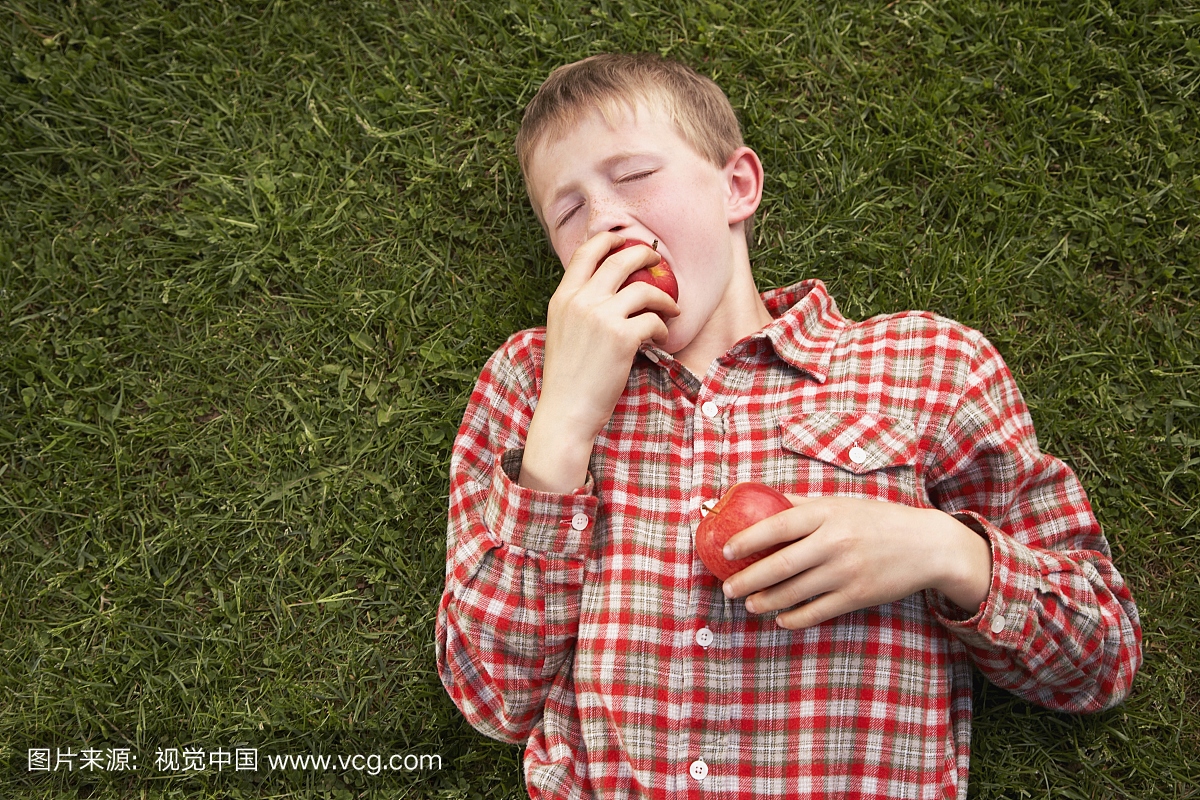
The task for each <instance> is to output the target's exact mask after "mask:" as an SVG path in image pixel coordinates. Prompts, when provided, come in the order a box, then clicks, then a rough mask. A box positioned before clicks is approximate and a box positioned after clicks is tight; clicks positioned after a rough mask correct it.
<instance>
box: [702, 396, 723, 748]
mask: <svg viewBox="0 0 1200 800" xmlns="http://www.w3.org/2000/svg"><path fill="white" fill-rule="evenodd" d="M700 410H701V411H703V412H704V416H706V417H708V418H709V419H712V418H713V417H715V416H716V415H717V414H720V413H721V409H719V408H717V404H716V403H714V402H713V401H712V400H705V401H704V404H703V405H701V406H700ZM701 763H703V762H701Z"/></svg>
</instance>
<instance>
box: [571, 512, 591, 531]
mask: <svg viewBox="0 0 1200 800" xmlns="http://www.w3.org/2000/svg"><path fill="white" fill-rule="evenodd" d="M587 524H588V515H587V514H584V513H583V512H580V513H578V514H576V515H575V516H573V517H571V527H572V528H574V529H575V530H577V531H581V530H583V529H584V528H586V527H587Z"/></svg>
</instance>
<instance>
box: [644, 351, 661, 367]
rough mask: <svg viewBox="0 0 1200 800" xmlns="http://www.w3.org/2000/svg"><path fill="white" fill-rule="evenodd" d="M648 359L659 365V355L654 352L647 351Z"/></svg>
mask: <svg viewBox="0 0 1200 800" xmlns="http://www.w3.org/2000/svg"><path fill="white" fill-rule="evenodd" d="M646 358H648V359H650V360H651V361H653V362H654V363H655V364H657V363H659V362H658V353H656V352H654V351H653V350H647V351H646Z"/></svg>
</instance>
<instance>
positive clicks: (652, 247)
mask: <svg viewBox="0 0 1200 800" xmlns="http://www.w3.org/2000/svg"><path fill="white" fill-rule="evenodd" d="M650 249H651V250H654V251H655V252H657V251H658V239H655V240H654V242H653V244H651V245H650Z"/></svg>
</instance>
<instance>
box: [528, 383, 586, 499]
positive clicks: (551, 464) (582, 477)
mask: <svg viewBox="0 0 1200 800" xmlns="http://www.w3.org/2000/svg"><path fill="white" fill-rule="evenodd" d="M594 440H595V435H592V436H585V435H584V434H580V433H579V428H578V427H574V426H571V425H569V424H563V423H562V422H561V418H559V417H554V416H552V415H551V414H549V413H548V412H547V411H546V409H544V408H543V407H542V406H541V405H539V406H538V408H537V409H536V410H535V411H534V413H533V419H532V420H530V423H529V432H528V434H526V436H525V453H524V455H523V457H522V458H521V474H520V476H518V478H517V483H519V484H520V485H521V486H524V487H525V488H527V489H534V490H536V491H541V492H553V493H555V494H569V493H571V492H573V491H575V490H576V489H578V488H579V487H580V486H583V485H584V484H585V483H586V482H587V471H588V463H589V461H590V460H591V457H592V443H593V441H594Z"/></svg>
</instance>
